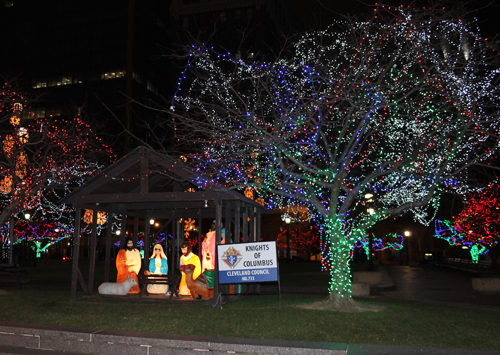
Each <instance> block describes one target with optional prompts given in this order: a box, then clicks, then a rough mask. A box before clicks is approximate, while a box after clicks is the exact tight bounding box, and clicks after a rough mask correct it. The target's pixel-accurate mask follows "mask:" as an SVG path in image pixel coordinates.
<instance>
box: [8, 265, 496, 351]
mask: <svg viewBox="0 0 500 355" xmlns="http://www.w3.org/2000/svg"><path fill="white" fill-rule="evenodd" d="M58 263H59V267H56V266H54V265H53V266H51V267H49V266H48V265H49V264H50V265H52V264H55V265H57V263H56V262H54V263H53V262H49V263H46V264H47V265H42V264H45V263H41V264H39V268H38V269H39V270H38V271H37V272H39V273H40V274H39V275H38V276H37V275H36V273H37V272H35V271H34V270H32V272H31V273H30V277H31V276H32V277H33V279H36V278H37V277H38V278H40V279H43V277H44V275H47V273H42V272H41V271H40V270H41V269H42V266H47V270H49V272H50V273H51V274H52V275H51V276H52V278H53V279H59V280H61V278H63V277H67V276H68V275H69V274H68V273H67V271H65V270H64V269H66V267H65V266H66V265H64V267H62V266H61V263H64V262H63V261H58ZM280 268H281V269H280V270H281V274H282V275H283V276H282V278H281V282H282V284H283V285H284V286H296V285H297V284H298V283H300V284H302V285H303V284H304V283H305V284H315V283H316V282H325V288H326V282H327V275H325V274H324V273H321V272H320V271H319V265H318V264H315V263H299V264H285V265H283V266H280ZM82 271H83V270H82ZM28 272H30V271H28ZM315 273H316V275H314V274H315ZM64 275H66V276H64ZM285 275H286V276H285ZM301 279H302V281H301ZM66 280H67V279H66ZM315 285H316V286H317V284H315ZM68 290H69V288H68ZM8 291H9V294H7V295H2V296H0V301H1V302H0V319H1V320H9V321H18V322H26V323H38V324H53V325H67V326H81V327H91V328H98V329H116V330H132V331H142V332H158V333H172V334H193V335H212V336H234V337H248V338H262V339H282V340H303V341H321V342H338V343H363V344H387V345H409V346H424V347H443V348H464V349H465V348H469V349H484V350H498V349H499V348H500V340H499V338H498V333H497V330H498V325H499V320H498V316H499V313H497V312H489V311H483V310H477V309H469V308H460V307H453V306H442V305H428V304H420V303H412V302H404V301H388V300H383V299H370V300H360V302H369V303H373V304H378V305H383V306H385V307H386V310H385V311H382V312H378V313H372V312H364V313H341V312H325V311H318V310H311V309H308V308H307V307H306V306H307V305H310V304H312V303H315V302H319V301H321V300H322V298H324V297H322V296H318V295H301V294H294V295H291V294H284V295H283V296H282V309H281V310H279V309H278V297H277V295H266V296H255V297H249V298H246V299H244V300H241V301H237V302H233V303H230V304H227V305H224V307H223V309H222V310H219V309H217V308H213V307H212V306H206V305H199V304H192V305H180V304H174V305H172V304H158V303H138V302H137V303H135V302H128V301H127V302H125V301H124V302H112V301H110V300H98V299H85V298H79V300H78V301H77V302H71V301H70V295H69V291H67V290H63V291H61V290H50V288H46V289H38V288H34V287H31V286H28V287H26V288H24V289H9V290H8ZM325 294H326V292H325ZM193 319H196V320H197V321H196V322H193V321H192V320H193Z"/></svg>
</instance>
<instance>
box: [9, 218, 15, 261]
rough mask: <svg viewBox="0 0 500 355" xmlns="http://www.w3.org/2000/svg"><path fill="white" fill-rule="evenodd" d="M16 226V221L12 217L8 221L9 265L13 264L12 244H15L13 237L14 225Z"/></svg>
mask: <svg viewBox="0 0 500 355" xmlns="http://www.w3.org/2000/svg"><path fill="white" fill-rule="evenodd" d="M15 224H16V221H15V219H14V217H12V218H11V219H10V222H9V242H10V248H9V264H14V243H15V242H16V241H15V240H14V239H15V237H16V236H15V235H14V225H15Z"/></svg>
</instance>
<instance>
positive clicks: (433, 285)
mask: <svg viewBox="0 0 500 355" xmlns="http://www.w3.org/2000/svg"><path fill="white" fill-rule="evenodd" d="M380 269H381V270H385V271H386V272H387V274H388V276H389V277H390V279H391V280H392V282H393V283H394V287H388V288H386V289H383V288H382V289H381V290H380V293H381V294H380V297H387V298H394V299H400V300H409V301H417V302H425V303H435V304H440V303H442V304H448V305H455V306H464V307H475V308H481V309H489V310H492V311H498V312H500V295H486V294H480V293H478V292H476V291H474V290H473V289H472V278H473V277H478V276H477V275H475V274H471V273H467V272H464V271H458V270H454V269H448V268H445V267H440V266H434V265H431V266H428V267H410V266H382V267H380ZM499 316H500V314H499Z"/></svg>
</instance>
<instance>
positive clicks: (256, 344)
mask: <svg viewBox="0 0 500 355" xmlns="http://www.w3.org/2000/svg"><path fill="white" fill-rule="evenodd" d="M0 343H1V344H3V345H7V346H15V347H24V348H31V349H38V350H53V351H71V352H76V353H82V354H90V353H92V354H109V355H123V354H127V355H163V354H172V355H178V354H179V355H185V354H186V355H187V354H193V353H198V352H200V353H203V352H210V354H279V355H298V354H305V353H307V354H311V355H345V354H346V353H347V344H338V343H314V342H302V341H282V340H263V339H246V338H225V337H206V336H192V335H173V334H160V333H139V332H127V331H110V330H106V329H84V328H69V327H49V326H43V325H40V326H38V325H37V326H36V327H34V325H23V324H18V323H10V322H0Z"/></svg>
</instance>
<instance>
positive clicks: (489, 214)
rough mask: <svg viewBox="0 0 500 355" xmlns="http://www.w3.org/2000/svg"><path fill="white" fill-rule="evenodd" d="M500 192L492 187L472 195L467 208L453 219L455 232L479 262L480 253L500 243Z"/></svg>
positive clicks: (496, 187)
mask: <svg viewBox="0 0 500 355" xmlns="http://www.w3.org/2000/svg"><path fill="white" fill-rule="evenodd" d="M499 221H500V191H499V189H498V186H493V187H490V188H488V189H486V190H483V191H480V192H478V193H476V194H474V195H472V196H471V197H470V198H469V199H468V201H467V203H466V205H465V208H464V209H463V210H462V212H460V214H459V215H458V216H456V217H454V218H453V223H454V231H455V233H456V235H457V237H458V240H460V242H461V244H462V245H466V246H468V247H469V248H470V251H471V257H472V259H473V260H475V261H477V257H478V255H479V254H480V253H484V252H485V251H486V248H490V247H492V246H494V245H496V244H498V242H499V241H500V229H499V227H500V222H499Z"/></svg>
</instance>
